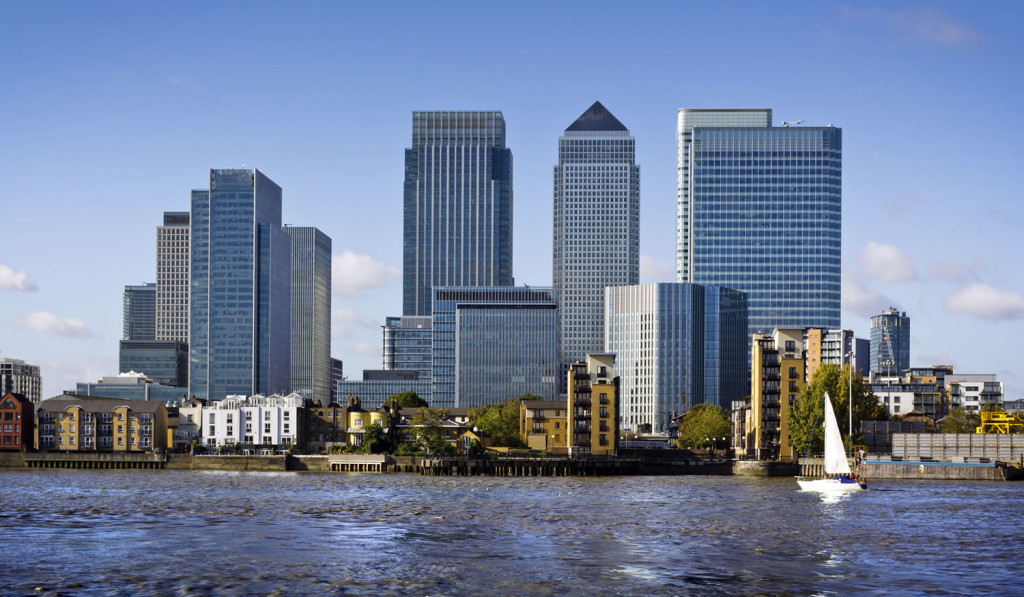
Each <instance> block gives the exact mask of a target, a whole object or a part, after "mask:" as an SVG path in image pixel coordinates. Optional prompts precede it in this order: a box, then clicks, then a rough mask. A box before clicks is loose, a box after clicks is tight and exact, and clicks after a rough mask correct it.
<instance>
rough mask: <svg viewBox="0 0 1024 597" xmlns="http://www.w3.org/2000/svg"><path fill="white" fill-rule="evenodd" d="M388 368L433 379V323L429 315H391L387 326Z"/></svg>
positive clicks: (384, 329) (386, 360)
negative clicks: (411, 372)
mask: <svg viewBox="0 0 1024 597" xmlns="http://www.w3.org/2000/svg"><path fill="white" fill-rule="evenodd" d="M383 332H384V350H383V354H384V369H389V370H391V369H398V370H411V371H416V372H417V374H418V379H425V380H429V379H430V375H431V368H432V366H433V359H432V355H433V352H432V348H431V343H432V338H433V325H432V319H431V317H429V316H406V317H388V318H387V319H386V320H385V323H384V327H383Z"/></svg>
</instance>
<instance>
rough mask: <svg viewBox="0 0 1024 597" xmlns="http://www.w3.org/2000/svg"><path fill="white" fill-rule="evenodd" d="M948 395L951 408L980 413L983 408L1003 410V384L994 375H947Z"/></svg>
mask: <svg viewBox="0 0 1024 597" xmlns="http://www.w3.org/2000/svg"><path fill="white" fill-rule="evenodd" d="M945 379H946V393H947V394H949V406H950V408H963V409H964V410H967V411H970V412H980V411H981V410H982V409H983V408H986V407H988V408H996V409H1002V407H1003V382H1001V381H999V380H997V379H996V376H995V375H994V374H976V373H975V374H972V373H957V374H951V375H946V376H945Z"/></svg>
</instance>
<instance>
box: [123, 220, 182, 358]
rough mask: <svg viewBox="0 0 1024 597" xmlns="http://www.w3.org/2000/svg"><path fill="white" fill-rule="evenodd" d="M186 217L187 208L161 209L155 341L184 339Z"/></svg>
mask: <svg viewBox="0 0 1024 597" xmlns="http://www.w3.org/2000/svg"><path fill="white" fill-rule="evenodd" d="M189 219H190V213H189V212H187V211H165V212H164V223H163V226H157V229H156V339H157V340H174V341H177V342H185V343H187V342H188V298H189V284H190V278H189V254H190V247H191V244H190V242H189V238H190V236H189V228H190V227H189ZM122 371H127V369H122Z"/></svg>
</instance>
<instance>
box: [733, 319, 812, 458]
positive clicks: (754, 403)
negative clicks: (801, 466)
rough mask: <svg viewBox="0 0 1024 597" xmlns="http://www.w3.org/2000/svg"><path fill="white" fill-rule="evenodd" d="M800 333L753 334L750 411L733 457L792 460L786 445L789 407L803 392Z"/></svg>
mask: <svg viewBox="0 0 1024 597" xmlns="http://www.w3.org/2000/svg"><path fill="white" fill-rule="evenodd" d="M805 355H806V351H805V349H804V330H802V329H788V330H774V331H773V332H772V335H770V336H768V335H765V334H754V336H753V345H752V350H751V372H750V411H749V413H748V418H747V420H746V421H745V423H744V426H743V427H744V433H745V436H744V438H743V440H742V442H741V443H740V444H737V445H735V446H734V447H735V448H736V450H737V454H739V455H744V456H753V457H754V458H756V459H758V460H794V459H795V458H796V449H797V448H796V447H795V446H793V445H791V444H790V442H789V407H790V406H792V405H793V403H794V402H796V400H797V399H798V398H799V396H800V392H801V391H802V390H803V387H804V384H805V380H806V379H807V371H806V360H805Z"/></svg>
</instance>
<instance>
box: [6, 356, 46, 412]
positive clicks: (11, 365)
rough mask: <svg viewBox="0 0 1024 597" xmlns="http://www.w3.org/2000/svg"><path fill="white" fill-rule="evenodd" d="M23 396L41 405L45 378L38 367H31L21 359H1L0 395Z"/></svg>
mask: <svg viewBox="0 0 1024 597" xmlns="http://www.w3.org/2000/svg"><path fill="white" fill-rule="evenodd" d="M8 392H13V393H15V394H21V395H22V396H24V397H26V398H28V399H29V400H31V401H32V404H39V402H40V401H41V400H42V399H43V378H42V376H41V375H40V374H39V367H38V366H37V365H30V364H28V363H26V362H25V361H22V360H20V359H9V358H7V357H0V393H2V394H6V393H8Z"/></svg>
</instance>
